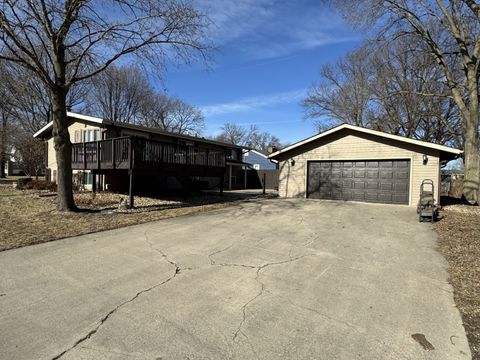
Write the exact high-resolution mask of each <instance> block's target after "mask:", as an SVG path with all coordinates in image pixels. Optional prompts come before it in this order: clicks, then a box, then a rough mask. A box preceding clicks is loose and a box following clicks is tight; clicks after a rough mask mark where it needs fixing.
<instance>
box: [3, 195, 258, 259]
mask: <svg viewBox="0 0 480 360" xmlns="http://www.w3.org/2000/svg"><path fill="white" fill-rule="evenodd" d="M41 195H45V193H40V192H35V191H20V190H12V188H11V187H8V188H5V187H3V186H2V187H0V224H2V225H1V226H0V251H3V250H7V249H12V248H17V247H22V246H27V245H32V244H38V243H42V242H47V241H52V240H58V239H62V238H66V237H71V236H77V235H82V234H88V233H92V232H98V231H103V230H111V229H116V228H120V227H124V226H129V225H135V224H141V223H145V222H149V221H155V220H161V219H166V218H170V217H176V216H182V215H187V214H192V213H195V212H201V211H209V210H215V209H221V208H224V207H227V206H230V205H233V204H236V203H239V202H240V201H244V200H245V199H250V198H253V197H257V196H255V195H254V196H252V195H250V196H249V195H245V194H238V195H236V194H225V196H224V198H221V197H220V196H219V195H215V194H200V195H197V196H193V197H191V198H189V199H188V201H183V200H179V199H175V198H168V199H156V198H147V197H135V205H136V208H135V209H132V210H129V209H125V208H119V204H120V202H121V200H122V199H123V200H126V198H127V196H125V195H119V194H111V193H101V194H97V195H96V196H95V197H92V194H91V193H84V194H76V195H75V200H76V204H77V206H79V207H80V208H82V209H84V210H86V211H83V212H78V213H59V212H57V211H56V209H55V200H56V197H55V196H41Z"/></svg>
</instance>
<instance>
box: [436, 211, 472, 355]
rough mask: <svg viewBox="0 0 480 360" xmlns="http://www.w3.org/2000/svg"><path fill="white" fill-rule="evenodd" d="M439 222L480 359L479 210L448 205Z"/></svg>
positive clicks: (464, 316)
mask: <svg viewBox="0 0 480 360" xmlns="http://www.w3.org/2000/svg"><path fill="white" fill-rule="evenodd" d="M441 215H442V217H443V218H442V219H441V220H440V221H439V222H437V223H436V225H435V226H436V229H437V231H438V235H439V241H440V251H441V252H442V253H443V255H444V256H445V257H446V259H447V260H448V263H449V272H450V282H451V284H452V285H453V288H454V297H455V303H456V304H457V307H458V309H459V310H460V312H461V314H462V319H463V323H464V326H465V330H466V332H467V337H468V341H469V344H470V348H471V350H472V358H473V359H474V360H480V207H472V206H468V205H448V206H445V207H444V209H443V211H442V213H441Z"/></svg>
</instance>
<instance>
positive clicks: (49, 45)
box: [0, 0, 209, 211]
mask: <svg viewBox="0 0 480 360" xmlns="http://www.w3.org/2000/svg"><path fill="white" fill-rule="evenodd" d="M0 4H1V6H0V32H1V33H0V34H1V37H0V44H1V52H0V59H3V60H5V61H9V62H13V63H16V64H19V65H21V66H23V67H24V68H27V69H29V70H30V71H31V72H32V73H33V74H35V76H36V77H38V78H39V79H40V80H41V81H42V82H43V83H44V84H45V85H46V86H47V88H48V90H49V92H50V102H51V109H52V118H53V139H54V144H55V153H56V159H57V164H58V174H57V180H58V196H57V208H58V209H59V210H63V211H68V210H75V209H76V207H75V203H74V200H73V193H72V169H71V156H72V153H71V148H72V145H71V142H70V137H69V134H68V121H67V104H66V99H67V95H68V93H69V91H70V90H71V88H72V86H74V85H75V84H77V83H79V82H82V81H85V80H87V79H89V78H91V77H93V76H95V75H97V74H99V73H101V72H102V71H104V70H105V69H107V68H108V67H109V66H110V65H111V64H112V63H113V62H115V61H116V60H118V59H120V58H122V57H123V58H124V57H131V56H133V55H135V56H137V57H139V58H141V59H143V60H145V61H147V62H148V63H150V64H155V65H157V66H158V67H160V68H162V67H164V66H165V65H166V62H167V59H170V60H173V61H178V60H181V61H186V62H188V61H192V60H195V59H197V58H201V59H202V60H205V56H206V51H207V50H208V49H209V44H208V43H207V42H206V41H205V39H206V37H205V31H204V30H205V29H206V27H207V26H208V22H207V19H206V17H205V16H204V15H202V14H201V13H200V12H198V11H197V10H196V9H195V8H194V7H193V6H192V5H191V4H190V3H186V2H183V1H180V0H143V1H135V0H109V1H100V0H98V1H96V0H91V1H85V0H63V1H62V0H42V1H33V0H1V2H0Z"/></svg>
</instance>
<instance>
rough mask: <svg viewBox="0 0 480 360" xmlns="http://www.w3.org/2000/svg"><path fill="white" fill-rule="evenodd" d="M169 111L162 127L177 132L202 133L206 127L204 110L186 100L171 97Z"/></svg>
mask: <svg viewBox="0 0 480 360" xmlns="http://www.w3.org/2000/svg"><path fill="white" fill-rule="evenodd" d="M169 110H170V111H169V112H168V113H167V116H166V117H164V121H163V124H162V129H163V130H166V131H170V132H174V133H177V134H188V135H197V136H198V135H200V134H201V133H202V132H203V130H204V129H205V120H204V117H203V114H202V111H201V110H200V109H198V108H196V107H195V106H192V105H189V104H187V103H185V102H184V101H182V100H180V99H178V98H173V99H170V106H169Z"/></svg>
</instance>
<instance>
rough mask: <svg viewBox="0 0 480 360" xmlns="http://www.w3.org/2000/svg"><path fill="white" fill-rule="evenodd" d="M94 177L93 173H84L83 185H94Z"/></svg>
mask: <svg viewBox="0 0 480 360" xmlns="http://www.w3.org/2000/svg"><path fill="white" fill-rule="evenodd" d="M92 180H93V175H92V173H91V172H84V173H83V184H84V185H92V183H93V181H92Z"/></svg>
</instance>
